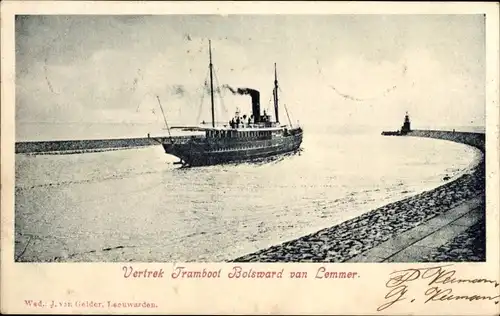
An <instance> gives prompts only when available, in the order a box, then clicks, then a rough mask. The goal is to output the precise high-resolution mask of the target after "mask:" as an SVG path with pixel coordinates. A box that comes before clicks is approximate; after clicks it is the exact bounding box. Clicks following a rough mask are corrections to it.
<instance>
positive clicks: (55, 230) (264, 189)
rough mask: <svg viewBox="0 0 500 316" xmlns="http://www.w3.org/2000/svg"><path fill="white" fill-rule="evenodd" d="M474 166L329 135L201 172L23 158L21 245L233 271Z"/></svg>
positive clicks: (35, 256) (43, 253)
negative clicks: (231, 263)
mask: <svg viewBox="0 0 500 316" xmlns="http://www.w3.org/2000/svg"><path fill="white" fill-rule="evenodd" d="M135 136H137V135H135ZM478 157H479V153H478V152H477V151H476V150H475V149H472V148H470V147H467V146H465V145H462V144H457V143H453V142H448V141H443V140H434V139H424V138H414V137H383V136H380V133H379V132H374V131H369V132H367V131H357V132H351V133H346V132H341V131H329V130H327V129H324V130H316V131H309V132H308V130H307V129H305V137H304V141H303V144H302V151H301V152H300V153H298V154H295V155H289V156H280V157H279V158H278V159H275V160H273V161H267V162H259V163H244V164H230V165H219V166H208V167H198V168H180V167H179V166H178V165H173V162H175V161H177V160H178V159H177V158H175V157H173V156H170V155H166V154H165V153H164V151H163V149H162V148H161V147H160V146H152V147H147V148H140V149H127V150H119V151H110V152H101V153H86V154H73V155H42V156H33V155H21V154H17V155H16V157H15V158H16V165H15V173H16V175H15V176H16V184H15V186H16V190H15V229H16V236H21V235H23V236H27V235H29V236H35V237H36V241H35V242H32V243H31V245H30V246H29V247H28V248H27V249H26V251H25V253H24V255H23V260H28V261H53V260H56V258H63V259H64V258H67V260H71V261H140V262H152V261H156V262H183V261H223V260H230V259H234V258H236V257H239V256H242V255H244V254H247V253H250V252H254V251H256V250H259V249H261V248H265V247H268V246H271V245H275V244H278V243H281V242H284V241H287V240H290V239H295V238H298V237H301V236H303V235H306V234H309V233H312V232H315V231H317V230H320V229H322V228H326V227H330V226H333V225H335V224H338V223H341V222H343V221H345V220H348V219H350V218H353V217H355V216H358V215H361V214H363V213H365V212H368V211H370V210H372V209H374V208H377V207H380V206H382V205H385V204H388V203H390V202H393V201H396V200H399V199H402V198H404V197H407V196H411V195H415V194H417V193H420V192H422V191H425V190H428V189H431V188H434V187H437V186H439V185H442V184H444V183H446V182H448V181H452V180H453V179H454V177H457V176H459V175H461V174H462V173H464V172H469V168H470V165H471V163H472V162H473V161H475V160H476V159H478ZM446 176H447V177H450V179H449V180H447V181H445V180H443V178H444V177H446ZM17 238H19V237H17ZM110 249H114V250H111V251H109V250H110ZM103 250H108V251H107V252H105V254H104V255H103V254H102V253H103V252H102V251H103ZM99 253H101V255H98V254H99Z"/></svg>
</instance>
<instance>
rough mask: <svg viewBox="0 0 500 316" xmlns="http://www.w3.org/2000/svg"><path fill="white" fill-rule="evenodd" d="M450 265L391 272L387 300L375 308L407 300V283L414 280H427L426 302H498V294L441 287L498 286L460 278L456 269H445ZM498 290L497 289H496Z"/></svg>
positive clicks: (492, 283)
mask: <svg viewBox="0 0 500 316" xmlns="http://www.w3.org/2000/svg"><path fill="white" fill-rule="evenodd" d="M450 266H452V265H451V264H449V265H441V266H436V267H430V268H415V269H405V270H398V271H394V272H393V273H391V275H390V278H389V280H388V281H387V283H386V287H387V288H389V289H390V290H389V292H388V293H387V294H386V295H385V297H384V298H385V299H386V300H387V301H386V302H385V303H384V304H382V305H380V306H379V307H378V308H377V311H382V310H384V309H386V308H388V307H390V306H392V305H393V304H395V303H396V302H400V301H404V300H408V299H409V298H408V297H407V295H406V294H407V293H408V284H409V283H410V282H413V281H416V280H419V279H420V280H428V281H429V283H428V284H427V285H428V286H429V288H428V289H427V290H426V291H425V292H424V295H425V301H424V303H425V304H427V303H429V302H436V301H438V302H439V301H458V300H466V301H471V302H472V301H493V302H494V303H495V304H498V301H499V297H500V295H496V296H487V295H478V294H472V295H455V294H453V290H452V289H451V288H443V287H442V286H445V285H447V284H448V285H451V284H458V283H468V284H491V286H493V287H494V288H498V285H499V283H498V281H494V280H489V279H484V278H478V279H460V278H457V277H455V274H456V271H455V270H451V269H448V270H447V269H446V268H448V267H450ZM497 291H498V290H497ZM414 301H415V299H414V298H412V299H411V300H410V302H414Z"/></svg>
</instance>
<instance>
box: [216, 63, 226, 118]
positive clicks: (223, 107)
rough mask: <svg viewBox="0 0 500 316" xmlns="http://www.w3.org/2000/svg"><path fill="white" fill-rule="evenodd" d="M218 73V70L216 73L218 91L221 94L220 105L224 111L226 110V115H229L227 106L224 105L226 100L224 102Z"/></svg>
mask: <svg viewBox="0 0 500 316" xmlns="http://www.w3.org/2000/svg"><path fill="white" fill-rule="evenodd" d="M218 71H219V70H218V69H216V71H214V77H215V81H216V82H217V87H216V91H217V92H218V93H219V97H220V104H221V105H222V109H223V110H224V113H225V114H228V113H229V112H228V110H227V108H226V106H225V105H224V100H223V97H222V93H221V85H220V82H219V77H218V76H217V72H218Z"/></svg>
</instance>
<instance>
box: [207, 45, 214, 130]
mask: <svg viewBox="0 0 500 316" xmlns="http://www.w3.org/2000/svg"><path fill="white" fill-rule="evenodd" d="M208 54H209V58H210V64H209V68H210V101H211V103H212V127H215V112H214V79H213V65H212V44H211V41H210V40H208Z"/></svg>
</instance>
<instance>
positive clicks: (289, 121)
mask: <svg viewBox="0 0 500 316" xmlns="http://www.w3.org/2000/svg"><path fill="white" fill-rule="evenodd" d="M283 106H284V107H285V112H286V116H287V117H288V123H289V124H290V127H292V120H290V115H288V108H287V107H286V104H285V103H283Z"/></svg>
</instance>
